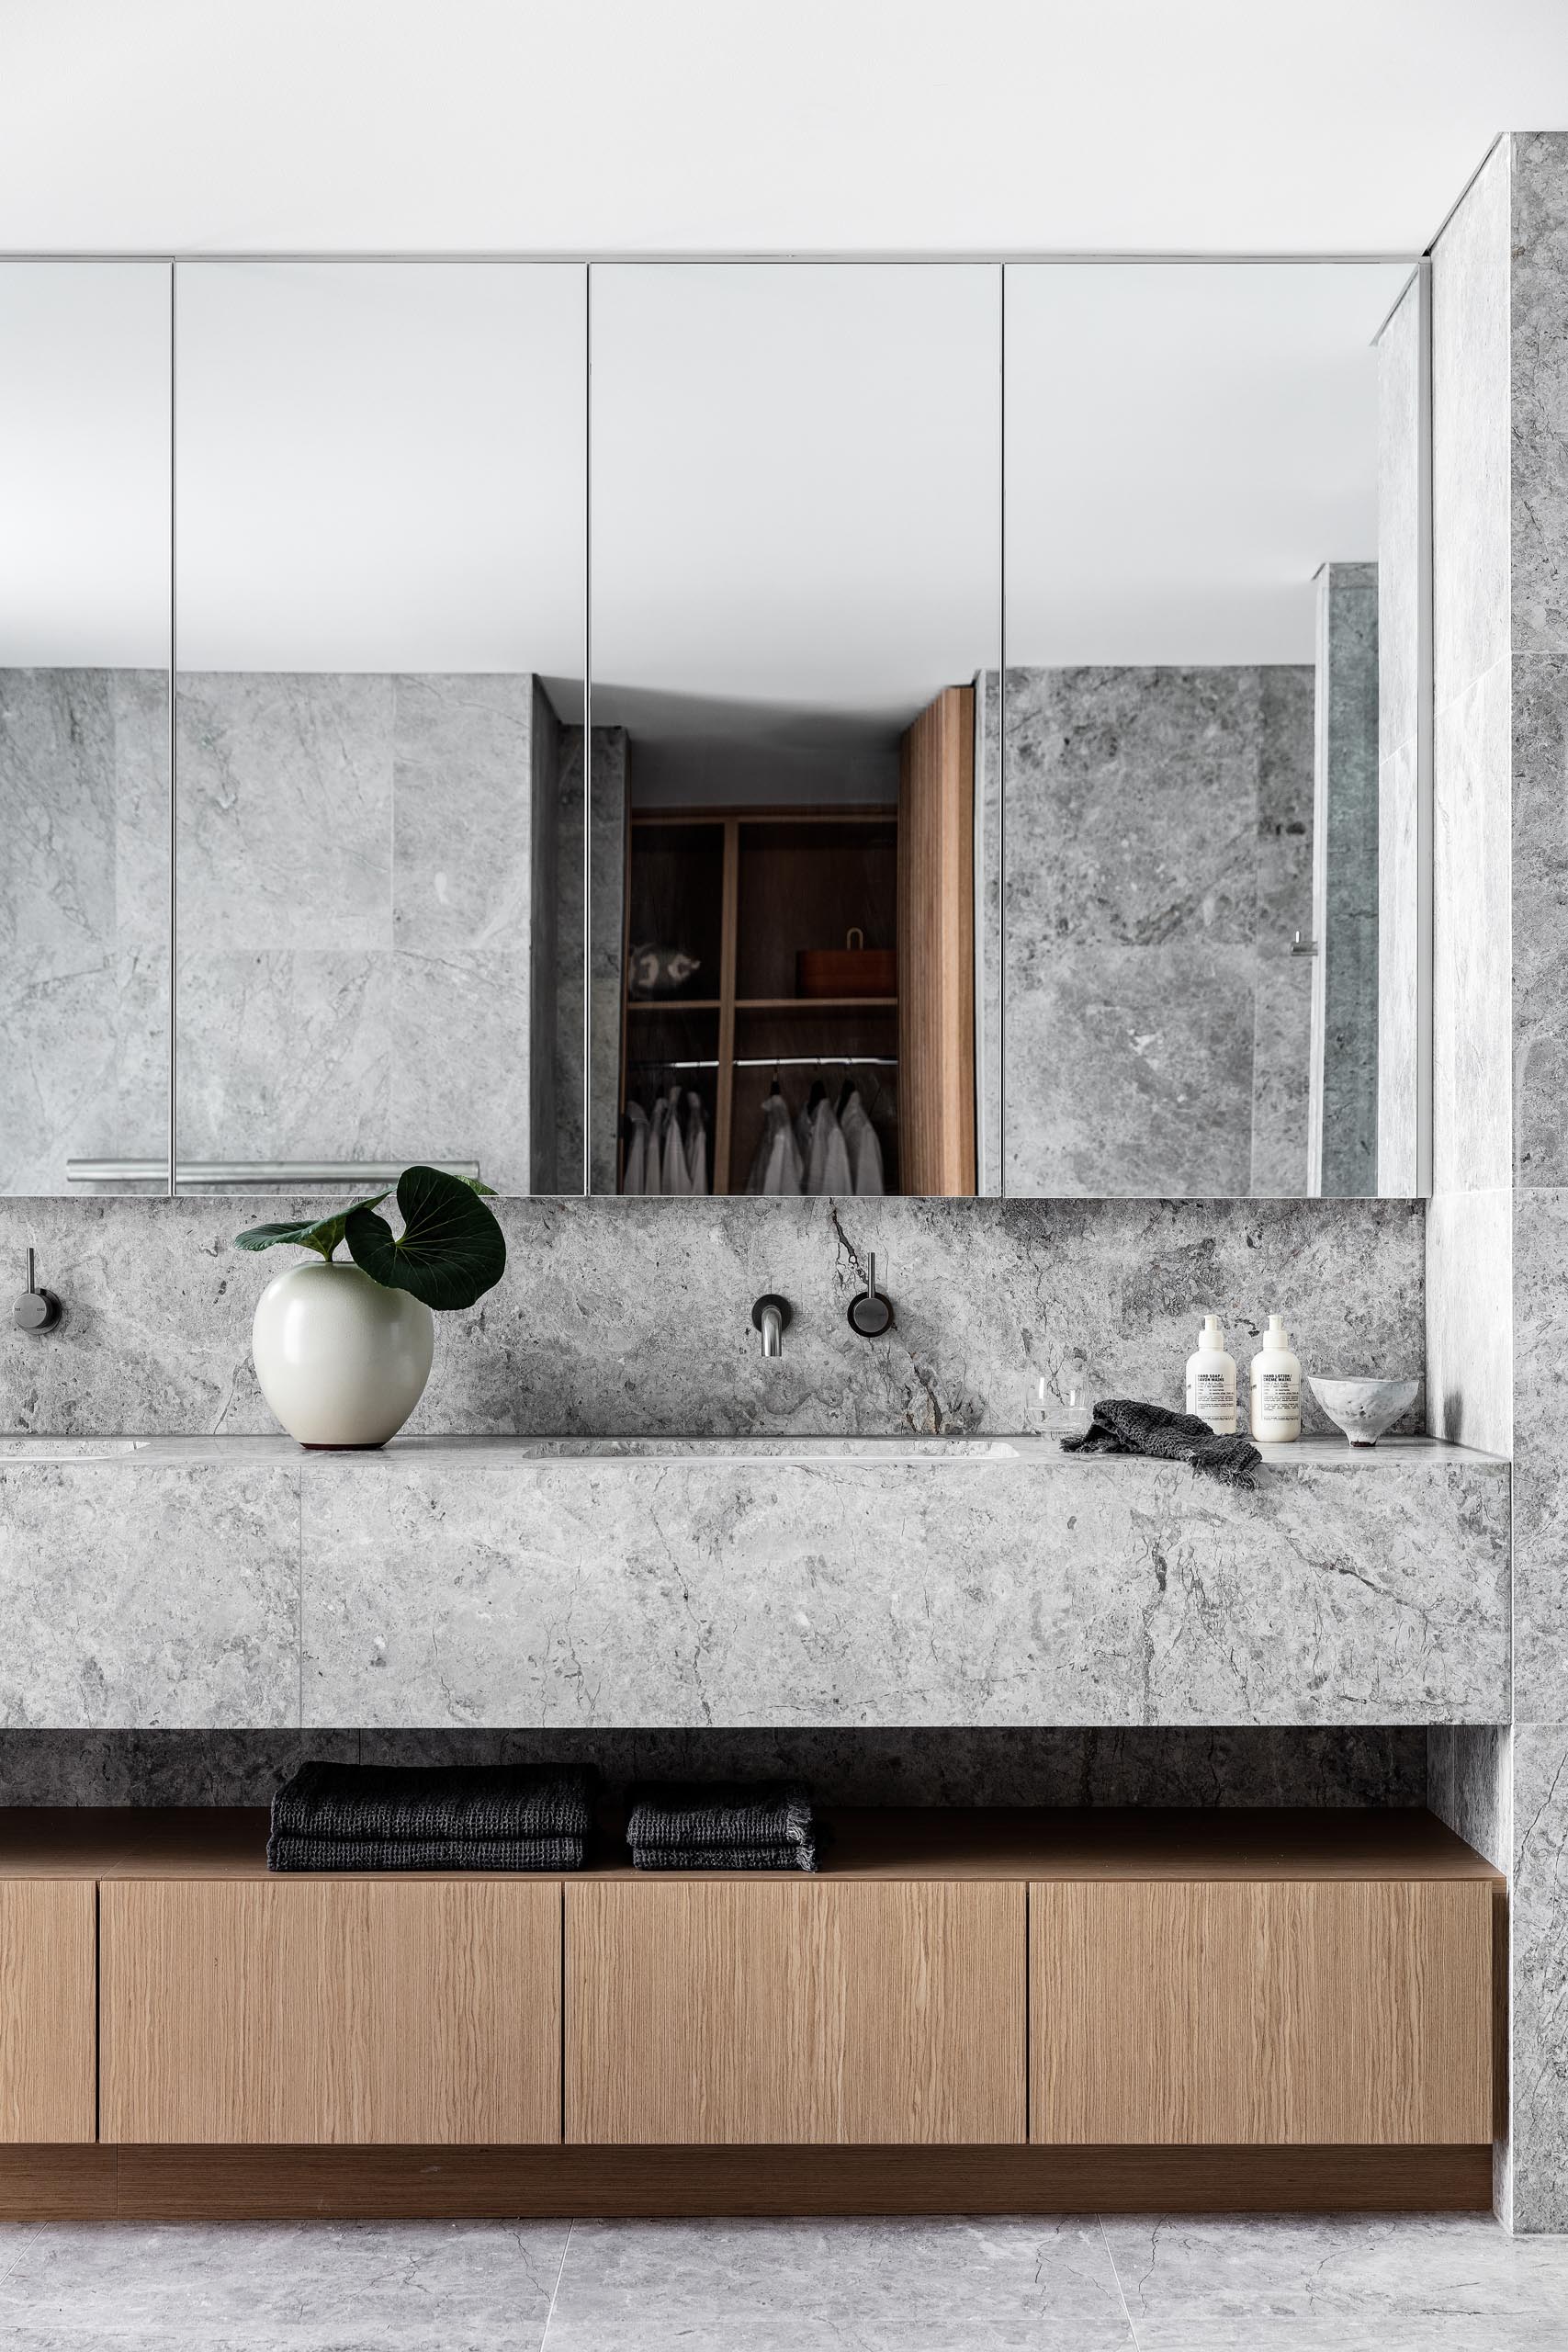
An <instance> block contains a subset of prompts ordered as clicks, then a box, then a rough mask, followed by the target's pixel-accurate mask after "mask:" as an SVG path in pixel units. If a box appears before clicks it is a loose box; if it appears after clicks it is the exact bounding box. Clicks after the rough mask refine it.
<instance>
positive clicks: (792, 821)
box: [620, 688, 975, 1193]
mask: <svg viewBox="0 0 1568 2352" xmlns="http://www.w3.org/2000/svg"><path fill="white" fill-rule="evenodd" d="M973 724H974V696H973V695H972V693H971V692H970V691H969V690H968V689H967V688H953V689H952V690H951V691H949V692H948V693H945V694H943V695H939V696H938V698H937V700H936V701H935V702H934V703H932V704H931V707H930V708H929V709H927V710H926V711H925V712H923V713H922V714H921V716H920V718H919V719H917V720H916V722H915V724H914V725H913V726H912V727H911V728H910V729H908V733H907V734H906V736H905V738H904V741H903V746H902V757H901V762H900V786H899V797H898V800H897V803H896V804H894V803H886V804H870V805H867V804H862V805H857V806H854V807H847V806H818V807H771V808H764V807H749V806H734V805H731V806H725V807H691V808H684V809H675V808H670V809H665V808H659V809H637V807H636V806H635V805H634V807H633V809H632V812H631V818H630V838H629V843H628V856H627V861H626V910H625V911H626V933H625V953H624V959H623V968H624V970H625V973H626V992H625V998H624V1002H623V1007H622V1022H621V1026H622V1040H621V1151H620V1183H621V1189H622V1190H623V1191H637V1192H653V1191H658V1192H660V1193H666V1192H677V1193H679V1192H694V1191H707V1190H711V1191H713V1192H716V1193H741V1192H745V1191H747V1190H748V1189H751V1190H764V1189H765V1190H768V1191H772V1192H779V1191H783V1192H785V1193H789V1192H802V1191H807V1190H812V1191H818V1192H834V1193H853V1192H856V1191H863V1192H871V1193H874V1192H888V1193H897V1192H917V1193H928V1192H929V1193H935V1192H950V1193H951V1192H970V1193H972V1192H973V1191H974V1189H975V1100H974V1089H975V1062H974V854H973V835H974V760H973ZM818 1106H825V1108H820V1109H819V1107H818Z"/></svg>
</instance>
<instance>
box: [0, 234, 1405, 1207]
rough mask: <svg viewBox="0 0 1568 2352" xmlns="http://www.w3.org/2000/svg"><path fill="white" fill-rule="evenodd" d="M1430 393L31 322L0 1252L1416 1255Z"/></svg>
mask: <svg viewBox="0 0 1568 2352" xmlns="http://www.w3.org/2000/svg"><path fill="white" fill-rule="evenodd" d="M1424 332H1425V325H1424V318H1423V312H1422V307H1421V301H1420V288H1419V286H1418V283H1417V282H1416V280H1415V279H1414V278H1413V277H1412V274H1411V271H1410V269H1409V268H1408V267H1407V266H1404V265H1393V264H1389V265H1384V264H1371V263H1348V264H1346V263H1321V264H1319V263H1309V264H1258V265H1252V264H1246V265H1244V264H1235V263H1232V264H1226V263H1213V264H1193V265H1181V264H1148V265H1145V264H1125V265H1122V264H1081V265H1069V264H1051V263H1040V264H1009V265H1007V266H1006V267H1005V268H1004V267H1003V266H1001V265H1000V264H985V263H962V264H958V263H953V264H947V263H934V264H926V263H914V264H908V265H893V264H883V263H861V262H853V261H850V262H845V263H841V264H836V265H835V264H819V263H811V264H792V263H767V264H746V263H733V264H729V263H717V264H702V265H697V264H673V263H660V262H649V263H643V264H631V263H617V264H597V263H596V264H592V266H590V265H588V264H585V263H580V264H571V263H539V264H534V263H526V262H496V261H485V260H474V261H468V262H440V263H434V262H431V263H427V262H399V263H370V262H365V263H338V262H309V261H304V262H288V263H283V262H264V261H218V260H214V261H198V262H191V263H180V264H177V265H175V266H172V267H171V266H169V265H163V264H155V263H128V262H114V261H106V262H102V263H95V262H83V263H74V264H65V263H61V264H53V263H38V262H33V263H11V264H0V425H3V428H4V429H3V431H0V511H3V512H4V515H5V529H4V531H3V533H0V917H3V924H4V928H3V932H0V989H3V991H4V1001H5V1004H6V1025H5V1053H4V1058H3V1061H0V1189H4V1190H6V1191H9V1192H13V1193H23V1192H34V1193H93V1192H95V1191H104V1190H109V1191H136V1190H148V1191H162V1190H166V1189H167V1188H168V1187H169V1184H170V1182H171V1170H170V1159H171V1129H172V1133H173V1140H174V1159H175V1175H174V1180H175V1186H176V1189H178V1190H181V1191H197V1192H204V1191H209V1190H214V1189H221V1190H225V1191H240V1192H267V1191H320V1190H324V1189H331V1188H332V1187H333V1186H336V1185H344V1186H347V1185H354V1186H356V1187H358V1186H367V1185H368V1184H369V1183H371V1182H375V1181H378V1178H379V1175H380V1172H381V1171H382V1170H387V1169H390V1168H393V1167H396V1166H398V1165H400V1164H402V1163H404V1162H406V1161H408V1160H411V1159H430V1160H434V1161H436V1162H438V1163H440V1164H443V1165H446V1166H450V1167H454V1168H457V1169H459V1170H465V1171H468V1172H472V1173H475V1174H477V1175H479V1177H481V1178H482V1179H483V1180H484V1181H485V1182H488V1183H490V1184H491V1185H493V1186H494V1187H495V1188H496V1189H497V1190H498V1191H500V1192H502V1193H528V1192H532V1193H551V1192H563V1193H578V1192H581V1191H582V1190H583V1189H584V1187H585V1186H586V1187H587V1189H589V1190H591V1191H592V1192H593V1193H601V1194H605V1195H611V1194H615V1195H626V1194H635V1195H637V1196H639V1197H646V1196H648V1195H649V1194H654V1193H657V1194H659V1195H660V1197H663V1196H667V1195H678V1196H684V1197H691V1196H693V1195H706V1194H711V1193H730V1194H746V1193H751V1194H760V1195H777V1194H790V1193H802V1192H806V1193H810V1192H828V1193H839V1194H843V1193H878V1192H883V1193H896V1192H902V1193H944V1194H972V1193H982V1194H984V1193H993V1194H995V1193H1007V1194H1011V1195H1017V1196H1054V1195H1084V1196H1090V1197H1098V1196H1103V1195H1112V1194H1143V1195H1148V1196H1155V1197H1159V1196H1177V1197H1180V1196H1209V1197H1246V1196H1248V1195H1268V1194H1285V1195H1302V1194H1311V1193H1337V1194H1355V1193H1380V1192H1381V1193H1396V1194H1397V1193H1413V1192H1415V1191H1416V1190H1417V1189H1418V1187H1419V1185H1420V1183H1421V1182H1422V1171H1423V1158H1422V1153H1421V1149H1420V1122H1421V1118H1422V1115H1423V1110H1422V1101H1421V1095H1422V1085H1421V1078H1420V1072H1421V1069H1422V1061H1423V1037H1422V1031H1423V1023H1424V1022H1426V1021H1427V1019H1428V1017H1429V1009H1428V1001H1427V993H1426V992H1425V990H1424V988H1423V982H1422V974H1421V967H1420V952H1421V950H1420V942H1421V937H1422V922H1421V914H1420V888H1421V883H1420V866H1421V842H1422V836H1423V826H1424V823H1425V820H1424V817H1423V806H1424V803H1423V797H1422V786H1423V775H1422V764H1423V763H1422V758H1421V756H1420V752H1419V750H1418V744H1419V743H1420V741H1422V740H1423V729H1422V728H1421V726H1420V724H1419V718H1420V709H1419V704H1420V694H1421V683H1420V682H1421V678H1422V674H1423V659H1422V655H1423V644H1424V639H1423V629H1422V581H1423V578H1424V570H1425V567H1424V562H1423V545H1422V533H1423V530H1424V528H1425V500H1424V496H1423V492H1422V446H1421V444H1422V436H1421V429H1420V408H1421V386H1422V380H1423V370H1424V368H1425V365H1426V356H1425V353H1424V350H1423V348H1422V336H1423V334H1424ZM590 356H592V369H590V365H589V362H590ZM590 387H592V394H590ZM172 665H173V666H174V679H173V690H172V691H171V666H172ZM171 709H172V710H173V712H174V714H175V723H174V726H173V729H172V731H171V726H170V712H171ZM171 810H172V811H173V823H172V824H171ZM171 836H172V840H173V851H174V854H173V860H172V865H171V854H170V853H171ZM171 1007H172V1011H171ZM171 1033H172V1034H171ZM171 1071H172V1073H173V1081H174V1082H173V1088H172V1091H171V1083H170V1080H171Z"/></svg>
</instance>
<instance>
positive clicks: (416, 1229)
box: [344, 1168, 506, 1314]
mask: <svg viewBox="0 0 1568 2352" xmlns="http://www.w3.org/2000/svg"><path fill="white" fill-rule="evenodd" d="M382 1197H383V1199H384V1198H385V1197H386V1196H385V1194H383V1195H382ZM398 1207H399V1210H400V1213H401V1216H402V1220H403V1229H402V1231H401V1233H400V1234H394V1233H393V1231H392V1228H391V1227H390V1226H389V1224H388V1223H387V1220H386V1218H385V1217H380V1216H377V1215H376V1213H375V1204H374V1203H372V1202H366V1203H364V1204H362V1205H361V1206H360V1207H358V1208H355V1209H350V1211H349V1212H348V1216H347V1218H346V1220H345V1222H344V1239H345V1240H346V1242H347V1243H348V1254H349V1256H350V1257H351V1258H352V1259H353V1260H354V1262H355V1265H356V1266H359V1267H362V1268H363V1269H364V1271H365V1272H366V1273H367V1274H368V1275H369V1276H370V1279H371V1281H372V1282H378V1283H381V1284H382V1285H383V1287H384V1288H385V1289H388V1290H406V1291H411V1292H412V1294H413V1295H414V1297H415V1298H423V1301H424V1303H425V1305H426V1306H434V1308H435V1309H436V1310H437V1311H438V1312H439V1313H443V1314H446V1313H450V1312H451V1311H452V1310H453V1309H454V1308H456V1307H459V1306H472V1305H473V1303H474V1301H475V1299H476V1298H482V1297H483V1295H484V1294H485V1292H486V1291H487V1290H489V1289H490V1288H491V1284H492V1283H498V1282H499V1281H500V1280H501V1277H502V1274H503V1273H504V1272H506V1239H505V1236H504V1235H503V1234H502V1230H501V1227H500V1226H499V1225H498V1224H497V1223H496V1221H495V1218H494V1217H493V1216H492V1215H491V1212H490V1210H489V1209H487V1208H486V1206H485V1204H484V1203H483V1202H482V1201H481V1200H480V1199H479V1196H478V1191H477V1188H476V1187H475V1186H474V1185H473V1184H470V1183H468V1182H466V1181H465V1180H464V1179H463V1178H462V1177H461V1176H447V1175H445V1174H443V1172H442V1170H440V1169H439V1168H405V1169H404V1170H403V1172H402V1174H401V1175H400V1177H399V1179H398Z"/></svg>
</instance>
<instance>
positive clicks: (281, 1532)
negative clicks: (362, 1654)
mask: <svg viewBox="0 0 1568 2352" xmlns="http://www.w3.org/2000/svg"><path fill="white" fill-rule="evenodd" d="M130 1459H131V1457H130V1456H126V1455H121V1456H119V1457H118V1459H117V1458H115V1457H104V1458H102V1459H99V1460H96V1461H89V1460H78V1461H74V1462H69V1461H27V1460H21V1459H16V1458H13V1459H11V1460H8V1461H6V1462H5V1463H0V1623H3V1624H4V1625H5V1628H6V1638H5V1640H4V1642H3V1643H0V1720H3V1721H4V1722H5V1723H6V1724H40V1725H50V1726H55V1727H68V1726H78V1725H79V1726H82V1727H84V1728H87V1727H91V1726H96V1725H108V1724H115V1725H125V1726H129V1727H131V1728H136V1727H140V1726H148V1727H151V1726H154V1725H160V1724H167V1725H170V1726H182V1725H192V1726H220V1725H224V1724H235V1725H238V1724H254V1725H257V1726H265V1725H270V1724H291V1723H295V1722H297V1721H298V1719H299V1469H298V1466H297V1465H292V1466H291V1465H288V1464H284V1463H278V1464H258V1463H255V1462H254V1461H244V1460H242V1461H239V1462H236V1463H235V1464H232V1465H229V1464H224V1463H211V1462H209V1463H199V1462H191V1463H174V1462H163V1463H158V1464H152V1463H148V1464H141V1465H139V1466H138V1467H137V1469H136V1470H135V1472H134V1475H126V1473H127V1469H128V1466H129V1464H130Z"/></svg>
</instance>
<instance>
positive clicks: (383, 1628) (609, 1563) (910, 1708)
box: [301, 1446, 1508, 1728]
mask: <svg viewBox="0 0 1568 2352" xmlns="http://www.w3.org/2000/svg"><path fill="white" fill-rule="evenodd" d="M1347 1456H1348V1450H1347ZM301 1513H302V1562H303V1625H304V1630H303V1657H304V1666H303V1691H302V1704H303V1709H304V1717H305V1720H306V1721H307V1722H309V1723H320V1724H345V1723H354V1724H363V1725H366V1726H376V1725H404V1724H406V1725H412V1724H423V1725H439V1724H472V1725H476V1726H479V1725H485V1724H493V1725H504V1724H515V1725H519V1726H522V1725H528V1724H540V1725H547V1726H551V1727H554V1726H561V1727H563V1728H564V1727H569V1726H578V1727H584V1728H586V1727H591V1726H592V1725H595V1724H628V1725H629V1724H663V1725H668V1726H681V1725H687V1724H733V1725H748V1724H778V1725H791V1724H885V1725H892V1724H902V1725H914V1724H1159V1723H1171V1724H1200V1723H1226V1724H1247V1723H1285V1722H1295V1723H1305V1724H1331V1723H1373V1722H1379V1723H1393V1722H1401V1721H1403V1722H1424V1723H1425V1722H1433V1721H1444V1720H1451V1721H1463V1722H1476V1721H1495V1720H1498V1719H1499V1718H1500V1717H1501V1716H1503V1715H1504V1714H1506V1711H1507V1696H1508V1693H1507V1539H1508V1473H1507V1467H1506V1464H1503V1463H1500V1462H1495V1461H1491V1460H1487V1459H1484V1458H1482V1457H1476V1456H1463V1457H1460V1456H1452V1455H1450V1456H1446V1457H1445V1456H1436V1457H1435V1456H1434V1455H1433V1454H1432V1453H1430V1452H1429V1451H1428V1450H1427V1449H1426V1448H1423V1447H1419V1446H1416V1447H1411V1448H1405V1449H1401V1448H1399V1447H1397V1446H1395V1447H1393V1448H1391V1449H1390V1450H1389V1451H1388V1452H1386V1453H1382V1456H1381V1460H1380V1462H1379V1466H1378V1468H1377V1469H1376V1470H1375V1471H1373V1472H1371V1474H1370V1475H1362V1474H1361V1473H1360V1472H1359V1469H1356V1468H1350V1467H1348V1461H1347V1459H1346V1458H1340V1457H1334V1458H1325V1452H1324V1451H1322V1450H1319V1449H1314V1454H1313V1456H1312V1457H1311V1458H1301V1459H1298V1460H1297V1461H1296V1462H1295V1463H1294V1464H1292V1467H1291V1468H1290V1469H1289V1470H1288V1471H1284V1470H1280V1471H1275V1470H1269V1471H1266V1472H1265V1473H1264V1475H1263V1476H1262V1477H1261V1479H1260V1482H1259V1485H1258V1489H1257V1490H1256V1491H1255V1492H1253V1493H1251V1494H1242V1493H1236V1492H1234V1491H1232V1490H1227V1489H1224V1488H1218V1487H1213V1488H1212V1487H1207V1486H1202V1485H1197V1484H1195V1483H1194V1480H1193V1477H1192V1476H1191V1474H1190V1472H1188V1471H1186V1470H1180V1469H1175V1468H1172V1467H1170V1466H1168V1465H1161V1464H1152V1463H1145V1462H1132V1461H1118V1462H1114V1463H1106V1462H1093V1461H1082V1460H1078V1461H1064V1460H1063V1459H1062V1458H1060V1457H1055V1458H1052V1459H1049V1460H1046V1459H1043V1458H1042V1459H1031V1457H1030V1456H1029V1454H1028V1453H1026V1452H1025V1451H1024V1450H1023V1449H1022V1448H1020V1449H1019V1451H1018V1453H1016V1455H1014V1456H1013V1457H1012V1458H1010V1459H998V1458H995V1457H994V1456H987V1455H986V1454H984V1453H975V1454H971V1455H970V1456H969V1457H968V1458H967V1459H966V1460H964V1461H963V1462H958V1463H953V1464H949V1463H946V1462H944V1461H942V1460H940V1459H936V1458H931V1459H927V1460H920V1461H907V1460H897V1459H895V1460H892V1461H889V1462H886V1463H881V1462H878V1463H868V1462H865V1461H864V1460H863V1459H857V1458H855V1457H853V1456H840V1457H839V1458H837V1459H834V1458H832V1457H831V1456H829V1455H827V1454H824V1455H823V1456H821V1457H819V1458H818V1459H817V1460H813V1461H806V1460H801V1459H799V1458H793V1459H792V1458H790V1457H787V1456H783V1457H780V1458H778V1459H776V1460H773V1461H767V1460H755V1459H747V1458H745V1457H744V1456H743V1455H742V1456H739V1457H732V1458H730V1459H728V1460H727V1459H725V1458H724V1457H723V1456H710V1457H709V1458H708V1459H706V1460H705V1461H701V1462H698V1461H691V1460H688V1461H681V1460H657V1459H654V1460H648V1459H637V1457H626V1458H622V1459H618V1460H615V1459H593V1458H591V1457H590V1458H584V1459H581V1460H578V1461H575V1462H570V1463H566V1462H549V1461H541V1462H532V1463H530V1464H529V1465H528V1468H527V1470H526V1472H525V1473H523V1472H522V1471H521V1470H520V1467H519V1465H518V1464H515V1463H514V1462H513V1461H511V1460H509V1459H508V1458H507V1456H506V1454H505V1453H502V1452H497V1453H485V1452H468V1453H462V1454H452V1453H431V1454H429V1455H427V1456H423V1457H422V1456H420V1455H419V1454H417V1453H405V1454H403V1455H400V1456H390V1457H383V1458H382V1459H380V1460H379V1461H378V1462H375V1463H373V1464H361V1463H359V1462H358V1461H356V1459H355V1457H350V1456H344V1457H342V1458H341V1459H340V1460H339V1461H338V1462H337V1463H336V1464H323V1465H322V1466H321V1467H320V1468H318V1467H316V1466H315V1465H312V1466H311V1468H310V1470H309V1471H308V1472H307V1473H306V1474H305V1476H304V1477H303V1479H302V1484H301Z"/></svg>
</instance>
